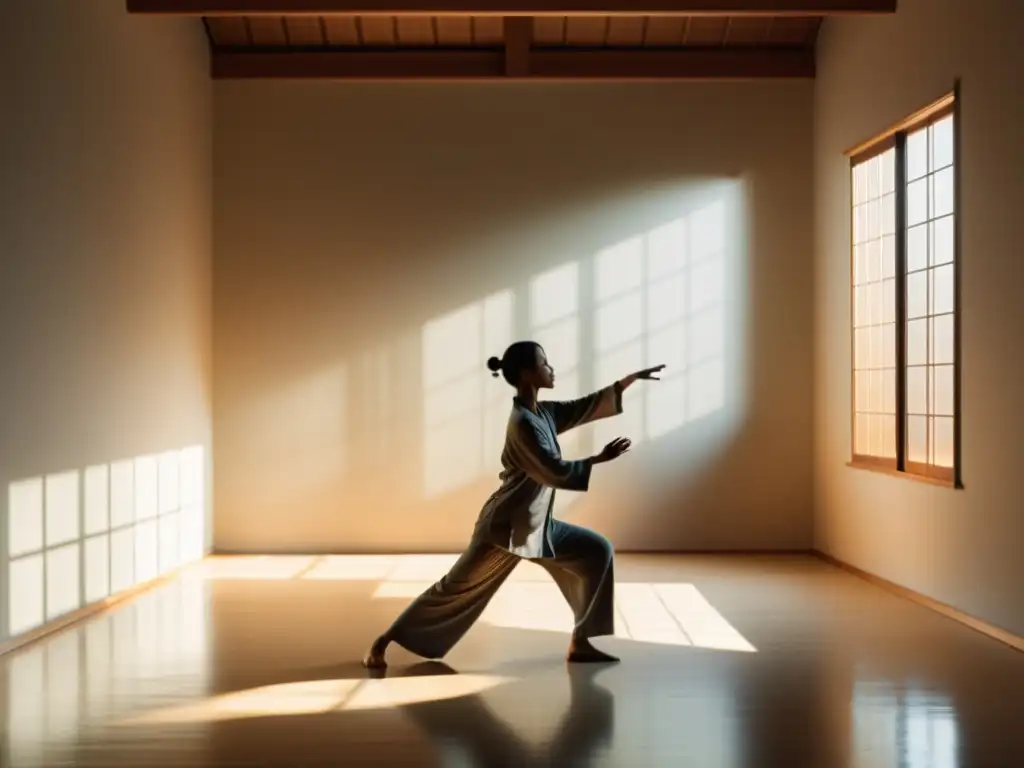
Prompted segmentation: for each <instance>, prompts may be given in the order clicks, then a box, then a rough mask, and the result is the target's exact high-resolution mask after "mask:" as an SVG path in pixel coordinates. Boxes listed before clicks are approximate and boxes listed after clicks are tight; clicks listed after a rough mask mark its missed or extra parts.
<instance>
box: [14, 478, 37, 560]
mask: <svg viewBox="0 0 1024 768" xmlns="http://www.w3.org/2000/svg"><path fill="white" fill-rule="evenodd" d="M7 504H8V510H9V511H8V520H7V547H8V552H9V555H10V556H11V557H17V556H18V555H23V554H25V553H26V552H38V551H39V550H40V549H42V548H43V481H42V479H41V478H35V479H32V480H22V481H21V482H18V483H11V484H10V486H8V489H7Z"/></svg>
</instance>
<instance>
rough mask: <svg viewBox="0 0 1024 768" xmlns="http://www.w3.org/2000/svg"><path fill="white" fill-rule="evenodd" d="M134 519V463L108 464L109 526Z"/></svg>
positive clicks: (127, 522) (118, 526) (126, 523)
mask: <svg viewBox="0 0 1024 768" xmlns="http://www.w3.org/2000/svg"><path fill="white" fill-rule="evenodd" d="M134 520H135V465H134V464H133V463H132V462H131V461H118V462H115V463H114V464H111V465H110V527H111V528H120V527H121V526H123V525H128V524H129V523H131V522H134Z"/></svg>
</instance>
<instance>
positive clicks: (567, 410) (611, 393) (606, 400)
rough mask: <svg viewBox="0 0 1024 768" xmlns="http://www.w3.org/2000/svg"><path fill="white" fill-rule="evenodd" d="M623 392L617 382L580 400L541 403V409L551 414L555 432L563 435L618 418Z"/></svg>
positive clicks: (620, 384)
mask: <svg viewBox="0 0 1024 768" xmlns="http://www.w3.org/2000/svg"><path fill="white" fill-rule="evenodd" d="M622 390H623V385H622V383H621V382H618V381H617V382H615V383H614V384H612V385H611V386H609V387H605V388H604V389H599V390H598V391H597V392H594V393H593V394H590V395H587V396H586V397H581V398H579V399H578V400H565V401H557V400H551V401H546V402H542V403H540V407H541V408H544V409H545V410H546V411H547V412H548V413H550V414H551V417H552V419H554V422H555V432H557V433H558V434H562V433H563V432H568V431H569V430H570V429H575V428H576V427H580V426H582V425H584V424H589V423H590V422H592V421H597V420H598V419H606V418H608V417H609V416H618V415H619V414H620V413H622Z"/></svg>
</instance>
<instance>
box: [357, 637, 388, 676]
mask: <svg viewBox="0 0 1024 768" xmlns="http://www.w3.org/2000/svg"><path fill="white" fill-rule="evenodd" d="M388 645H390V641H389V640H388V639H387V638H384V637H378V638H377V639H376V640H375V641H374V642H373V645H371V646H370V650H368V651H367V652H366V656H365V658H364V659H363V666H364V667H366V668H367V669H387V666H388V663H387V660H386V659H385V658H384V654H385V653H386V652H387V649H388Z"/></svg>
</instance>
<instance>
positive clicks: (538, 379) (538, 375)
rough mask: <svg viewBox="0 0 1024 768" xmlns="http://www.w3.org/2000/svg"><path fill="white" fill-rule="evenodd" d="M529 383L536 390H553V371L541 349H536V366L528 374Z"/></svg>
mask: <svg viewBox="0 0 1024 768" xmlns="http://www.w3.org/2000/svg"><path fill="white" fill-rule="evenodd" d="M529 376H530V380H529V381H530V383H531V384H533V386H535V387H536V388H537V389H554V387H555V369H554V368H552V367H551V363H549V362H548V356H547V355H546V354H545V352H544V350H543V349H542V348H541V347H537V365H536V366H535V367H534V369H533V370H532V371H530V372H529Z"/></svg>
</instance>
